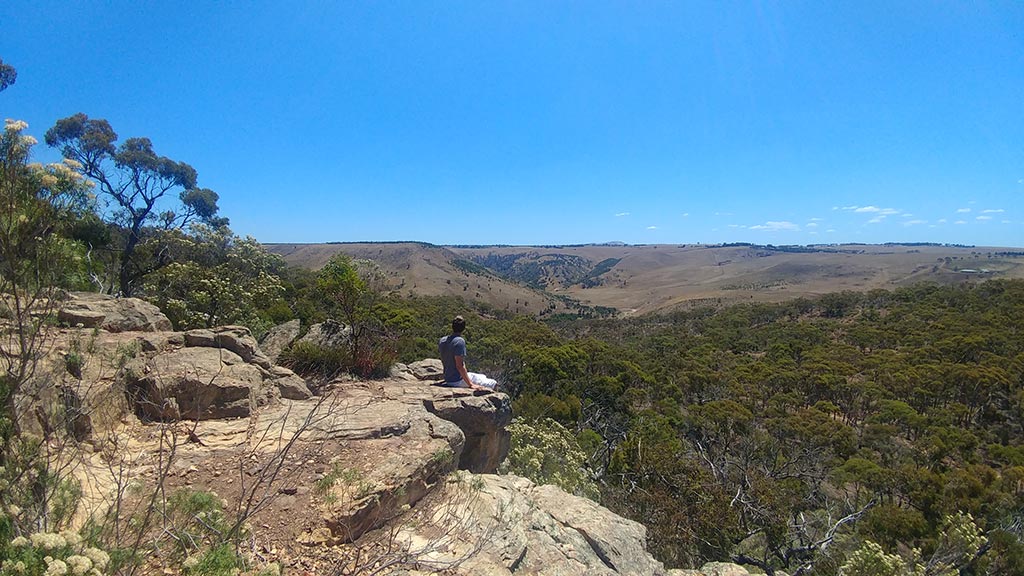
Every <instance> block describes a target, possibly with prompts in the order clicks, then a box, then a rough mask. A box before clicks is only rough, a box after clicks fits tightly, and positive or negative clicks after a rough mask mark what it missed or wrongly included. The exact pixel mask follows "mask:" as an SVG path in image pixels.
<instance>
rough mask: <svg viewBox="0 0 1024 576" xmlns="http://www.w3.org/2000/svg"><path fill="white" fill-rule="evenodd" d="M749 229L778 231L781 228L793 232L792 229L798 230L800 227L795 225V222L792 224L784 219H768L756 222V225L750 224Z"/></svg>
mask: <svg viewBox="0 0 1024 576" xmlns="http://www.w3.org/2000/svg"><path fill="white" fill-rule="evenodd" d="M750 229H751V230H764V231H766V232H779V231H782V230H785V231H790V232H793V231H797V230H800V227H799V226H797V225H796V224H793V223H792V222H786V221H782V222H772V221H769V222H765V223H764V224H758V225H757V226H751V227H750Z"/></svg>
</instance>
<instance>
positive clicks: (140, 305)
mask: <svg viewBox="0 0 1024 576" xmlns="http://www.w3.org/2000/svg"><path fill="white" fill-rule="evenodd" d="M57 317H58V319H59V320H60V321H61V322H65V323H67V324H68V325H70V326H78V325H81V326H84V327H86V328H102V329H103V330H106V331H108V332H159V331H165V330H170V329H171V321H170V320H168V319H167V316H164V314H163V312H161V311H160V309H159V308H157V307H156V306H154V305H152V304H150V303H149V302H146V301H145V300H140V299H138V298H114V297H113V296H107V295H105V294H96V293H93V292H72V293H70V294H69V295H68V299H67V301H66V302H64V304H63V307H62V308H61V310H60V311H59V313H58V315H57Z"/></svg>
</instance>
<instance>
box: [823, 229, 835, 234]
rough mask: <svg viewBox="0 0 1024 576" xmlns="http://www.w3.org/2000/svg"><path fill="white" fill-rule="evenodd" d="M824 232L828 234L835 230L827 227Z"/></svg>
mask: <svg viewBox="0 0 1024 576" xmlns="http://www.w3.org/2000/svg"><path fill="white" fill-rule="evenodd" d="M825 232H828V233H829V234H832V233H833V232H835V230H833V229H831V228H829V229H828V230H825Z"/></svg>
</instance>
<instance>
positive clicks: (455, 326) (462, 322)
mask: <svg viewBox="0 0 1024 576" xmlns="http://www.w3.org/2000/svg"><path fill="white" fill-rule="evenodd" d="M465 329H466V319H465V318H463V317H462V316H456V317H455V319H454V320H452V332H454V333H456V334H461V333H462V331H463V330H465Z"/></svg>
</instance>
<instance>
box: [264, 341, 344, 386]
mask: <svg viewBox="0 0 1024 576" xmlns="http://www.w3.org/2000/svg"><path fill="white" fill-rule="evenodd" d="M277 362H278V364H281V365H282V366H287V367H288V368H291V369H292V370H294V371H295V372H296V373H297V374H301V375H302V376H307V377H319V378H323V379H325V380H327V379H330V378H333V377H335V376H337V375H339V374H343V373H345V372H348V371H349V368H351V366H352V357H351V354H350V353H349V350H348V348H340V347H338V348H334V347H327V346H319V345H317V344H313V343H312V342H295V343H294V344H292V345H291V346H289V347H288V348H286V349H285V350H284V351H283V352H281V355H280V356H279V357H278V359H277Z"/></svg>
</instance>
